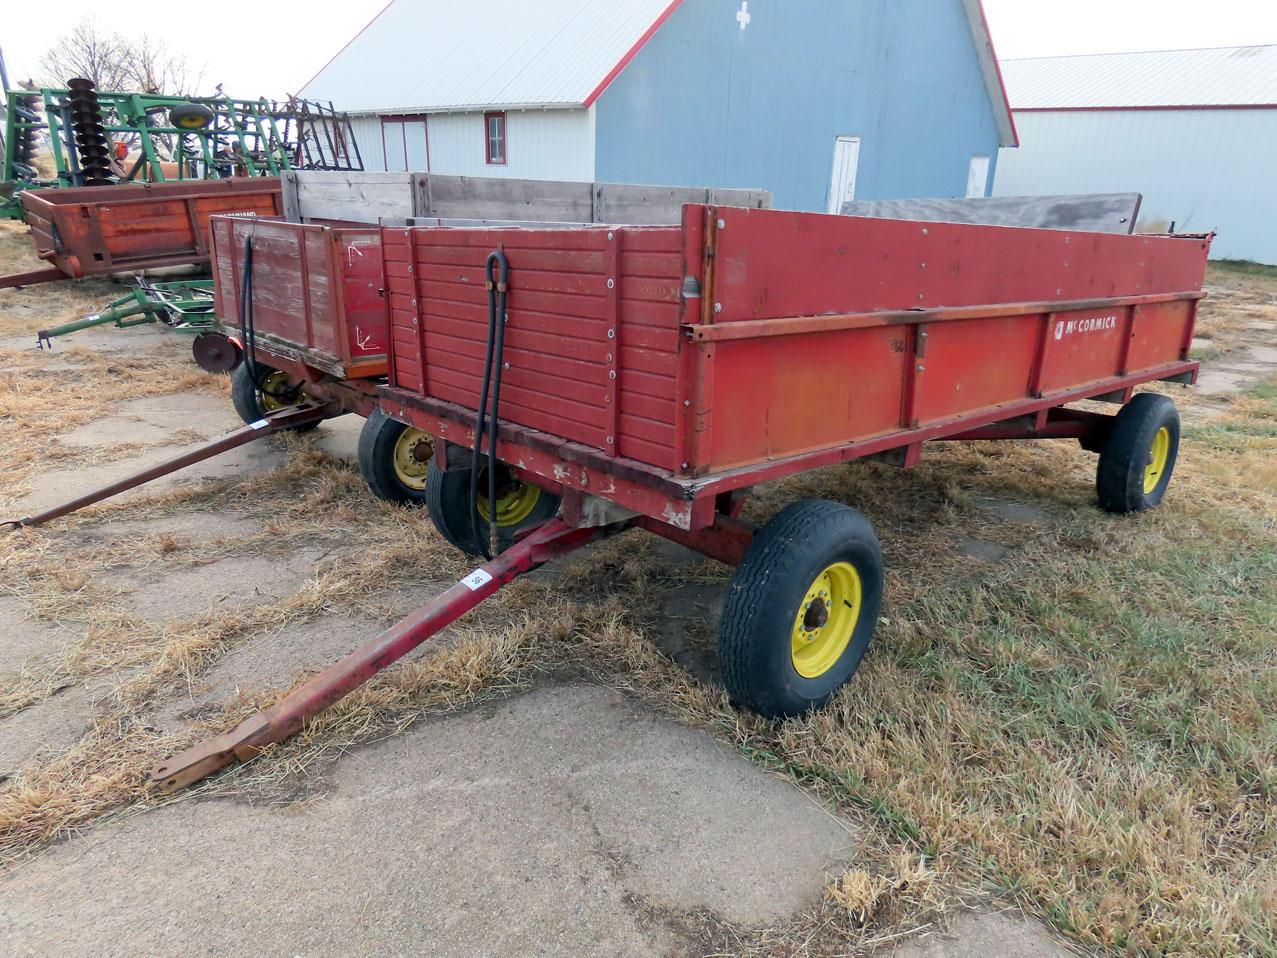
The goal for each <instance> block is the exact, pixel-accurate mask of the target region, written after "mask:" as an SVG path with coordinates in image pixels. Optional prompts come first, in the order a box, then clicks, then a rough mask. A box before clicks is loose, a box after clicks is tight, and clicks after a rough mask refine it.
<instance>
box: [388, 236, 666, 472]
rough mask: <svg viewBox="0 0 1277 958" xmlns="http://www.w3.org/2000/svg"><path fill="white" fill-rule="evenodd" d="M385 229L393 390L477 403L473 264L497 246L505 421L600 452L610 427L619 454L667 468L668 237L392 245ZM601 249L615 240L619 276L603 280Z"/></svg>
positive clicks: (605, 255)
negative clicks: (504, 299)
mask: <svg viewBox="0 0 1277 958" xmlns="http://www.w3.org/2000/svg"><path fill="white" fill-rule="evenodd" d="M390 232H391V230H383V244H384V247H385V250H386V256H385V259H386V266H385V275H386V283H387V288H388V290H389V292H390V299H391V307H392V308H391V326H392V331H393V334H394V345H393V351H394V357H395V361H394V364H393V369H392V376H393V377H394V381H395V383H396V384H397V385H400V386H402V387H403V388H408V389H413V390H416V391H424V393H425V394H426V395H429V396H432V397H434V398H438V399H444V400H447V401H449V402H457V403H460V404H461V405H464V406H467V407H469V408H474V407H475V406H476V405H477V402H478V397H479V393H480V390H481V388H482V372H483V365H482V364H483V354H484V347H485V344H486V342H487V335H488V293H487V290H486V288H485V272H484V265H485V263H486V260H487V257H488V254H489V253H491V252H492V251H493V250H494V249H496V248H497V246H498V245H500V246H501V247H502V248H503V249H504V251H505V253H506V255H507V257H508V258H509V261H510V268H511V274H510V293H509V302H508V310H507V315H508V321H507V326H506V339H505V361H506V363H507V364H508V368H507V369H505V370H504V371H503V376H502V407H501V416H502V418H504V419H508V420H509V421H511V422H514V423H517V424H519V425H523V426H527V427H530V428H533V429H540V430H542V431H545V432H548V433H551V434H552V435H557V436H562V437H563V438H564V439H569V440H573V441H576V442H583V443H586V444H588V445H591V446H595V447H598V448H600V449H610V445H609V444H608V443H607V437H608V436H609V435H611V432H609V429H610V428H611V427H610V425H609V424H611V423H614V424H615V427H616V428H615V437H614V438H615V442H614V444H611V445H614V446H615V451H616V452H617V453H618V454H619V455H621V456H627V457H631V458H635V459H638V460H640V461H642V462H647V463H649V464H652V465H658V466H661V467H664V468H672V466H673V460H674V422H675V418H676V417H675V413H674V409H675V395H674V393H675V375H676V367H677V353H678V345H679V338H678V322H679V312H678V293H679V289H680V287H681V282H682V273H681V235H680V231H679V230H678V229H676V228H668V227H667V228H663V229H662V228H655V229H648V228H633V229H623V230H616V229H612V230H609V229H607V228H593V227H583V228H579V229H554V230H546V229H524V228H510V229H414V230H411V231H400V232H401V233H404V234H407V236H406V240H401V239H400V238H398V237H397V238H396V239H395V240H394V241H391V240H390V238H389V233H390ZM609 234H611V237H612V238H611V239H609ZM405 241H406V242H410V244H411V251H412V256H411V270H412V271H411V273H409V268H410V265H409V262H408V261H407V260H406V259H405V258H403V257H402V255H401V250H402V248H403V246H402V245H401V244H402V243H403V242H405ZM611 243H619V244H620V245H619V249H620V252H619V253H617V254H616V256H617V257H618V259H617V262H618V264H619V271H618V272H619V275H617V276H611V275H609V263H610V262H611V255H612V251H611V250H609V244H611ZM609 281H611V285H609ZM409 288H410V289H411V290H412V295H413V296H415V298H416V300H417V303H418V306H417V314H418V316H419V321H420V324H421V327H420V328H421V348H419V349H416V350H414V346H415V341H414V337H413V335H412V332H411V322H412V318H413V315H412V313H411V310H410V309H408V308H406V307H403V306H401V297H403V298H404V300H405V301H406V297H407V294H406V293H404V292H403V290H406V289H409ZM614 299H615V302H616V304H617V305H616V307H615V308H616V310H617V315H616V316H614V315H613V314H612V310H613V306H612V305H610V304H611V303H612V302H613V300H614ZM631 310H632V311H633V314H634V315H633V321H631ZM615 361H619V364H618V363H617V362H615ZM613 370H615V371H616V373H617V379H616V380H615V381H613V380H612V379H611V378H610V372H611V371H613ZM423 384H424V385H423ZM614 385H615V386H619V388H616V389H613V386H614ZM613 392H614V393H615V395H616V397H617V398H616V404H617V405H618V406H619V408H618V409H615V410H613V409H612V408H611V406H612V400H611V399H610V395H611V394H612V393H613Z"/></svg>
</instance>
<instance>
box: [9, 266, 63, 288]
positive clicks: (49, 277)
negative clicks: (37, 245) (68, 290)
mask: <svg viewBox="0 0 1277 958" xmlns="http://www.w3.org/2000/svg"><path fill="white" fill-rule="evenodd" d="M66 278H67V274H66V273H64V272H62V270H60V269H58V268H57V267H56V266H53V267H50V268H49V269H33V270H31V271H30V272H29V273H10V274H9V275H8V276H0V289H14V288H16V287H18V286H35V285H36V284H37V283H51V282H53V281H54V280H56V279H66Z"/></svg>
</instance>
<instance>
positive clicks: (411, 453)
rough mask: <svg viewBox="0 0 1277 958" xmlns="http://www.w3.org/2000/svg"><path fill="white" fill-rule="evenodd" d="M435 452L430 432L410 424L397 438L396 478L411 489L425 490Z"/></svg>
mask: <svg viewBox="0 0 1277 958" xmlns="http://www.w3.org/2000/svg"><path fill="white" fill-rule="evenodd" d="M434 454H435V444H434V440H433V439H431V438H430V435H429V433H425V432H422V431H421V430H420V429H414V428H412V427H411V426H409V427H408V428H407V429H405V430H404V431H403V432H401V433H400V434H399V438H398V439H396V440H395V478H397V479H398V480H399V481H400V482H402V483H403V484H404V485H405V486H407V487H408V488H409V489H414V490H416V491H417V492H424V491H425V489H426V473H427V472H429V471H430V459H431V457H432V456H433V455H434Z"/></svg>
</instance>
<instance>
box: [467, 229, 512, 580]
mask: <svg viewBox="0 0 1277 958" xmlns="http://www.w3.org/2000/svg"><path fill="white" fill-rule="evenodd" d="M484 272H485V275H486V279H487V282H486V286H487V290H488V341H487V346H486V348H485V349H484V355H483V386H482V387H481V388H480V390H479V410H478V417H477V420H476V422H475V428H474V448H473V450H472V452H471V458H470V502H471V510H472V511H471V515H470V532H471V535H472V536H473V537H474V540H475V545H477V546H478V548H479V551H480V552H482V553H483V557H484V558H485V559H491V558H492V557H493V556H494V555H496V554H497V553H498V552H500V551H501V542H500V530H499V528H498V525H497V458H496V452H497V421H498V420H497V414H498V411H499V410H500V408H501V365H502V362H503V355H504V353H505V321H506V299H507V296H508V294H509V289H510V261H509V260H508V259H506V255H505V252H504V251H503V250H500V249H498V250H496V251H494V252H493V253H492V254H490V255H489V256H488V261H487V263H486V264H485V266H484ZM494 364H495V369H494V368H493V367H494ZM489 380H491V383H492V389H491V397H492V412H491V415H490V416H489V415H488V396H489V389H488V384H489ZM485 426H486V431H487V434H488V536H487V540H486V542H485V540H484V538H483V537H482V536H480V535H479V510H478V502H479V456H480V452H481V450H482V448H483V436H484V432H485Z"/></svg>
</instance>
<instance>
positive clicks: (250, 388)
mask: <svg viewBox="0 0 1277 958" xmlns="http://www.w3.org/2000/svg"><path fill="white" fill-rule="evenodd" d="M257 371H258V374H259V375H260V376H261V377H262V378H263V379H264V378H265V377H266V376H268V375H270V373H273V372H278V370H277V369H274V368H273V367H271V366H267V365H266V364H265V363H258V364H257ZM231 404H232V405H233V406H234V407H235V411H236V412H237V413H239V418H240V419H242V420H244V422H245V424H247V425H252V424H253V423H255V422H258V421H260V420H262V419H264V418H266V409H265V407H263V405H262V396H261V391H260V390H259V389H258V388H257V384H256V383H255V382H253V377H252V375H250V373H249V371H248V363H247V362H242V363H240V364H239V365H238V366H236V367H235V368H234V369H233V370H232V371H231ZM318 428H319V421H318V420H316V421H315V422H308V423H305V424H304V425H301V426H294V427H293V428H292V430H291V431H292V432H310V431H311V430H312V429H318Z"/></svg>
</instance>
